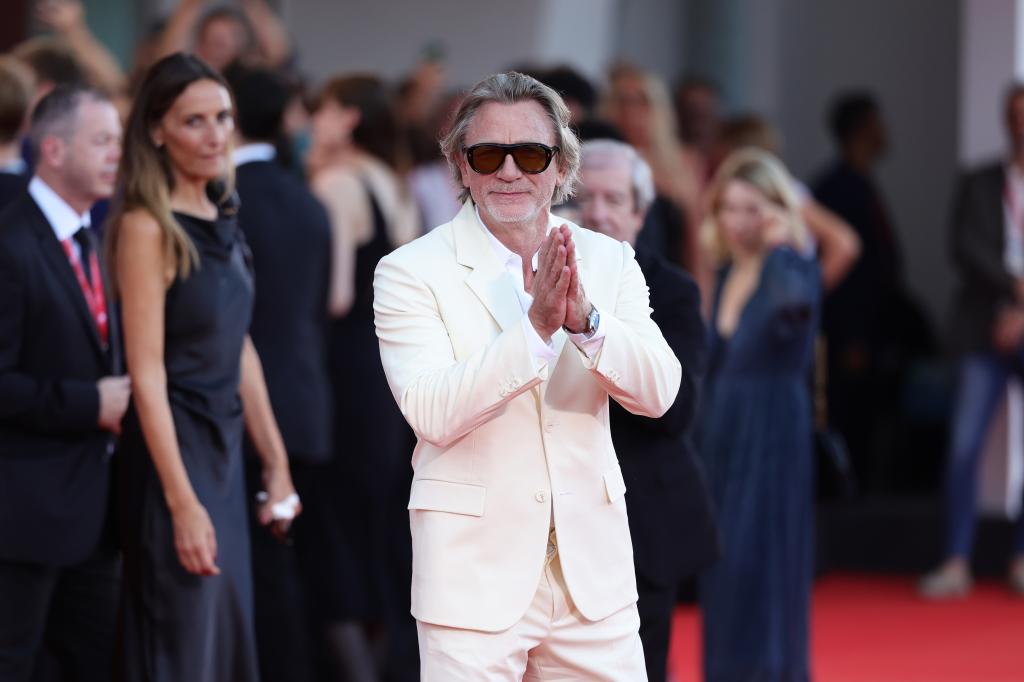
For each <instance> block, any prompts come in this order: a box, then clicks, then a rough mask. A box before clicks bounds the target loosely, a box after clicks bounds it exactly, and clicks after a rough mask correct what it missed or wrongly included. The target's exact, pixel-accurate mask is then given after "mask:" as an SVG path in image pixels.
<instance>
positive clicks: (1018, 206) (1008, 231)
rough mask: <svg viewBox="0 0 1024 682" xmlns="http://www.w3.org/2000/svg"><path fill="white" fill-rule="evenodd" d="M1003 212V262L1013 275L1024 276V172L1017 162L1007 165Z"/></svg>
mask: <svg viewBox="0 0 1024 682" xmlns="http://www.w3.org/2000/svg"><path fill="white" fill-rule="evenodd" d="M1003 212H1004V221H1003V224H1004V231H1005V232H1004V233H1005V235H1006V239H1005V243H1006V246H1005V248H1004V250H1003V263H1004V264H1005V265H1006V270H1007V271H1008V272H1009V273H1010V274H1011V275H1013V276H1014V277H1017V278H1020V277H1024V173H1021V170H1020V169H1019V168H1018V167H1017V164H1015V163H1010V164H1008V165H1007V167H1006V189H1005V192H1004V196H1003Z"/></svg>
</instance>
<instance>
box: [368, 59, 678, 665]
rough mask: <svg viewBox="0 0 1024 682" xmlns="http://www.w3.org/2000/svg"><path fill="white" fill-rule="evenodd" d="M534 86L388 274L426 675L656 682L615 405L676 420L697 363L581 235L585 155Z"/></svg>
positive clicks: (491, 116)
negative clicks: (685, 373) (559, 210)
mask: <svg viewBox="0 0 1024 682" xmlns="http://www.w3.org/2000/svg"><path fill="white" fill-rule="evenodd" d="M568 122H569V112H568V110H567V109H566V107H565V104H564V103H563V102H562V100H561V98H560V97H559V96H558V95H557V94H556V93H555V92H554V91H553V90H551V89H550V88H548V87H546V86H544V85H542V84H540V83H539V82H537V81H536V80H534V79H532V78H529V77H527V76H524V75H522V74H518V73H507V74H499V75H496V76H491V77H489V78H486V79H484V80H483V81H481V82H480V83H478V84H477V85H476V86H474V88H473V89H472V90H471V91H470V93H469V94H468V96H467V97H466V99H465V100H464V102H463V104H462V106H461V107H460V108H459V111H458V113H457V115H456V120H455V123H454V125H453V127H452V131H451V133H450V134H449V135H448V136H447V137H446V139H445V140H443V142H442V146H443V148H444V151H445V155H446V156H447V158H448V162H449V164H450V166H451V168H452V172H453V175H454V177H455V178H456V181H457V182H458V183H459V184H460V185H461V186H462V187H463V188H464V191H463V199H464V200H465V203H464V205H463V207H462V210H461V211H460V213H459V214H458V215H457V216H456V217H455V219H454V220H452V221H451V222H450V223H447V224H445V225H442V226H440V227H439V228H437V229H435V230H433V231H432V232H430V233H429V234H427V235H426V236H424V237H422V238H420V239H418V240H416V241H415V242H412V243H411V244H408V245H406V246H404V247H402V248H400V249H398V250H397V251H395V252H394V253H392V254H391V255H389V256H387V257H385V258H384V259H382V260H381V262H380V264H379V265H378V267H377V271H376V276H375V280H374V296H375V300H374V310H375V314H376V325H377V335H378V337H379V339H380V348H381V360H382V362H383V365H384V371H385V373H386V374H387V377H388V382H389V384H390V386H391V390H392V392H393V393H394V395H395V399H396V400H397V401H398V404H399V406H400V407H401V410H402V413H403V414H404V415H405V417H406V419H407V420H408V421H409V424H410V425H411V426H412V428H413V429H414V430H415V432H416V435H417V437H418V444H417V446H416V449H415V452H414V453H413V461H412V463H413V469H414V470H415V475H414V480H413V484H412V492H411V495H410V499H409V509H410V521H411V526H412V538H413V552H414V566H413V584H412V613H413V616H415V617H416V619H417V623H418V627H419V638H420V656H421V661H422V664H421V665H422V679H423V682H440V681H443V682H458V681H461V680H481V681H483V680H487V681H488V682H491V681H495V680H522V679H527V680H588V681H590V682H594V681H598V680H608V681H614V682H635V681H637V680H645V679H646V674H645V669H644V657H643V651H642V648H641V643H640V638H639V636H638V627H639V617H638V615H637V608H636V599H637V592H636V583H635V578H634V571H633V551H632V546H631V543H630V538H629V526H628V524H627V520H626V504H625V500H624V493H625V484H624V483H623V479H622V473H621V471H620V470H619V465H618V461H617V458H616V455H615V451H614V449H613V448H612V441H611V436H610V434H609V429H608V399H609V397H610V398H612V399H613V400H615V401H616V402H618V403H619V404H620V405H622V406H623V407H625V408H626V409H627V410H629V411H631V412H633V413H636V414H642V415H646V416H650V417H657V416H660V415H661V414H663V413H664V412H665V411H666V410H667V409H668V408H669V406H670V405H671V404H672V401H673V399H674V398H675V396H676V393H677V391H678V388H679V382H680V374H681V369H680V365H679V362H678V360H676V357H675V355H674V354H673V353H672V350H671V349H670V348H669V346H668V344H667V343H666V342H665V339H664V338H663V337H662V334H661V332H660V331H659V329H658V327H657V326H656V325H655V324H654V322H652V321H651V317H650V308H649V307H648V298H647V287H646V285H645V283H644V279H643V275H642V274H641V272H640V268H639V267H638V266H637V264H636V261H635V260H634V258H633V251H632V249H631V248H630V247H629V246H628V245H626V244H623V243H618V242H615V241H614V240H612V239H609V238H607V237H605V236H603V235H600V234H597V233H593V232H590V231H587V230H583V229H581V228H579V227H577V226H576V225H572V224H564V223H563V222H562V221H559V220H556V219H555V218H554V217H553V216H552V215H551V214H550V207H551V204H552V201H555V202H558V201H561V200H562V199H564V198H565V197H568V196H570V195H571V194H572V190H573V187H574V185H575V182H576V177H577V171H578V166H579V142H578V141H577V140H576V138H575V136H574V135H573V133H572V131H571V130H570V129H569V127H568Z"/></svg>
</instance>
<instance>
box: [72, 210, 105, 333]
mask: <svg viewBox="0 0 1024 682" xmlns="http://www.w3.org/2000/svg"><path fill="white" fill-rule="evenodd" d="M72 239H74V240H75V241H77V242H78V244H79V249H80V251H79V253H75V249H74V246H73V245H72V243H71V241H72ZM61 246H63V247H64V253H65V254H66V255H67V257H68V261H69V262H70V263H71V269H72V270H74V271H75V279H77V280H78V286H80V287H81V288H82V295H83V296H84V297H85V303H86V305H87V306H88V307H89V312H90V313H91V314H92V319H93V321H95V322H96V330H97V331H98V332H99V334H100V340H102V341H103V345H104V346H106V345H107V343H108V342H109V337H110V330H109V322H108V320H107V300H106V297H105V296H104V295H103V278H102V277H101V276H100V263H99V259H98V258H97V257H96V250H95V249H94V248H92V242H91V241H90V236H89V233H88V232H87V228H84V227H83V228H80V229H79V230H78V232H77V233H76V234H75V236H74V237H70V238H68V239H65V240H63V241H62V242H61ZM83 261H85V262H86V264H87V265H86V267H88V268H89V270H88V273H87V272H86V270H85V267H83V265H82V263H83Z"/></svg>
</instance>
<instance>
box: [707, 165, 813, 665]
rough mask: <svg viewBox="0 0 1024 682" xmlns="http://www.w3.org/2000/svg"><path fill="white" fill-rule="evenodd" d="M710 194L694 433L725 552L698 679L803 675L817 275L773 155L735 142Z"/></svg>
mask: <svg viewBox="0 0 1024 682" xmlns="http://www.w3.org/2000/svg"><path fill="white" fill-rule="evenodd" d="M709 196H710V203H709V212H708V218H707V221H706V223H705V225H704V230H703V231H704V238H705V240H706V244H707V245H708V246H710V247H711V251H712V255H713V256H714V258H715V259H716V260H717V262H718V264H719V265H720V266H721V269H720V272H719V277H718V285H717V287H716V289H715V296H714V303H713V308H712V316H711V320H710V323H709V325H708V326H709V329H710V342H709V367H708V373H707V376H706V379H705V382H706V383H705V390H704V396H703V405H702V408H701V417H700V420H699V422H698V428H699V438H698V441H699V447H700V454H701V456H702V457H703V458H704V460H705V462H706V464H707V472H708V478H709V482H710V484H711V494H712V499H713V501H714V503H715V505H716V506H717V511H718V527H719V531H720V533H721V542H722V558H721V559H720V560H719V562H718V563H717V564H716V565H715V566H713V567H712V568H711V569H710V570H709V571H707V573H705V574H704V576H702V578H701V594H700V596H701V609H702V611H703V617H704V669H705V679H706V680H707V682H806V681H807V680H808V679H809V663H808V655H807V639H808V615H809V614H808V611H809V606H810V589H811V578H812V538H813V530H814V525H813V518H814V508H813V505H812V495H811V481H812V476H811V473H812V459H811V457H812V449H811V439H812V421H811V418H812V412H811V397H810V392H809V369H810V366H811V360H812V355H813V344H814V335H815V330H816V328H817V321H818V308H819V302H820V298H821V276H820V273H819V269H818V264H817V262H816V261H815V260H814V258H813V256H811V257H810V258H808V257H806V256H805V255H803V254H806V253H807V248H806V247H807V244H808V234H807V230H806V228H805V226H804V224H803V223H802V221H801V219H800V214H799V204H798V203H797V200H796V198H795V196H794V195H793V193H792V179H791V178H790V176H789V174H788V173H787V172H786V170H785V168H784V167H783V166H782V164H781V163H780V162H779V161H778V160H776V159H775V158H774V157H773V156H771V155H770V154H767V153H765V152H761V151H754V150H751V149H747V150H740V151H738V152H736V153H735V154H734V155H732V156H730V157H729V158H728V159H727V160H726V161H725V162H724V163H723V165H722V167H721V169H720V170H719V172H718V174H717V176H716V178H715V181H714V184H713V185H712V187H711V191H710V195H709Z"/></svg>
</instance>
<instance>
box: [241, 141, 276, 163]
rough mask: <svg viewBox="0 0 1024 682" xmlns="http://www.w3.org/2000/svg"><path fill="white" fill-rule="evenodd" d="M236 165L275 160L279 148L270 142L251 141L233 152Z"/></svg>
mask: <svg viewBox="0 0 1024 682" xmlns="http://www.w3.org/2000/svg"><path fill="white" fill-rule="evenodd" d="M231 158H232V160H233V161H234V162H235V167H236V168H237V167H238V166H241V165H242V164H243V163H252V162H254V161H273V160H274V159H275V158H277V150H276V149H274V145H272V144H270V143H269V142H250V143H249V144H243V145H241V146H239V147H237V148H236V149H235V150H234V152H232V154H231Z"/></svg>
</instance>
